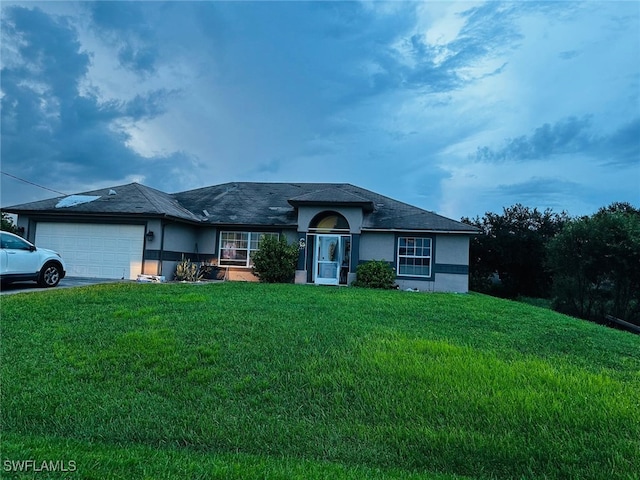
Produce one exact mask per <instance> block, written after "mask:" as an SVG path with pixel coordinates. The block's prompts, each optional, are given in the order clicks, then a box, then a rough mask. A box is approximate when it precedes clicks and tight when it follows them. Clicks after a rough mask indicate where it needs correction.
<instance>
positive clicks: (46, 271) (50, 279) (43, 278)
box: [38, 263, 62, 287]
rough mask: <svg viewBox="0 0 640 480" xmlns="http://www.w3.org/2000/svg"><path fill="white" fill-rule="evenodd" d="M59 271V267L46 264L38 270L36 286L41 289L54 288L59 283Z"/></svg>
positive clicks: (53, 264)
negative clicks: (38, 275)
mask: <svg viewBox="0 0 640 480" xmlns="http://www.w3.org/2000/svg"><path fill="white" fill-rule="evenodd" d="M60 278H62V277H61V271H60V266H59V265H56V264H55V263H46V264H45V265H44V267H42V270H40V277H39V278H38V284H39V285H40V286H41V287H55V286H56V285H58V283H60Z"/></svg>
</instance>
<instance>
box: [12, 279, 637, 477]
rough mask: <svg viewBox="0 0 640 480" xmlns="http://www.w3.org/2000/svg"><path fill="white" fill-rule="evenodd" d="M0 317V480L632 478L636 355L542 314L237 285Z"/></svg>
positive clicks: (123, 291)
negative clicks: (31, 463) (12, 465)
mask: <svg viewBox="0 0 640 480" xmlns="http://www.w3.org/2000/svg"><path fill="white" fill-rule="evenodd" d="M1 302H2V303H1V315H2V317H1V321H2V324H1V326H2V341H1V348H2V358H1V360H2V362H1V366H0V373H1V382H2V383H1V385H2V398H1V413H0V415H1V422H2V423H1V427H2V437H1V441H2V449H1V451H0V456H1V457H2V458H1V460H2V464H1V465H0V469H2V472H1V476H2V478H27V477H28V478H95V479H99V478H123V479H130V478H190V479H195V478H203V479H204V478H256V479H258V478H267V479H271V478H278V479H279V478H283V479H286V478H300V479H307V478H309V479H313V478H326V479H333V478H348V479H361V478H363V479H369V478H371V479H377V478H379V479H396V478H406V479H439V480H446V479H455V478H474V479H475V478H498V479H507V478H509V479H510V478H550V479H552V478H557V479H602V478H611V479H615V478H621V479H622V478H623V479H636V478H640V477H639V473H638V472H640V337H638V336H635V335H632V334H629V333H626V332H620V331H616V330H610V329H606V328H605V327H602V326H599V325H595V324H591V323H588V322H585V321H581V320H577V319H573V318H569V317H565V316H562V315H559V314H556V313H554V312H552V311H549V310H546V309H541V308H536V307H532V306H529V305H525V304H522V303H517V302H509V301H505V300H500V299H496V298H491V297H487V296H482V295H476V294H469V295H455V294H417V293H411V292H399V291H373V290H366V289H356V288H331V287H329V288H327V287H314V286H297V285H264V284H245V283H222V284H201V285H189V284H165V285H152V284H143V285H140V284H130V283H124V284H114V285H98V286H93V287H84V288H77V289H58V290H52V291H46V292H41V293H40V292H38V293H29V294H15V295H8V296H3V297H2V300H1ZM20 459H34V460H35V463H36V464H39V463H41V462H42V461H55V460H60V461H67V462H68V461H70V460H72V461H74V462H75V465H76V469H75V471H74V472H62V473H61V472H47V473H46V474H45V473H42V472H33V471H30V472H28V473H17V472H14V471H9V470H11V469H9V468H7V467H8V465H9V464H8V463H7V461H16V460H20Z"/></svg>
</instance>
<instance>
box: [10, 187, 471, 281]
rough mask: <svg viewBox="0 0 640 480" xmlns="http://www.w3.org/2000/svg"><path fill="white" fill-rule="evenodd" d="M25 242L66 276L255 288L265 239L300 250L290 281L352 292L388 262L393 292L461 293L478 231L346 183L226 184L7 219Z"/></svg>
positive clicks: (57, 202)
mask: <svg viewBox="0 0 640 480" xmlns="http://www.w3.org/2000/svg"><path fill="white" fill-rule="evenodd" d="M3 211H5V212H9V213H13V214H17V216H18V217H17V226H18V228H19V231H20V232H22V234H23V236H24V237H25V238H27V239H28V240H30V241H31V242H33V243H35V244H36V245H39V246H42V247H46V248H51V249H54V250H56V251H58V252H59V253H60V254H61V255H62V257H63V258H64V259H65V261H66V263H67V266H68V272H67V275H69V276H84V277H100V278H114V279H120V278H123V279H136V278H137V276H138V275H139V274H145V275H163V276H165V277H166V278H167V279H172V278H173V276H174V273H175V268H176V265H177V263H178V262H179V261H180V260H181V259H182V258H183V257H184V258H188V259H190V260H192V261H194V262H201V263H203V264H208V265H216V266H217V267H218V268H219V269H222V270H224V272H225V275H226V276H227V278H229V279H231V280H255V279H256V277H255V276H254V275H253V274H252V269H251V266H252V265H251V253H252V252H253V251H255V250H257V249H258V248H259V247H260V239H261V238H262V237H263V236H264V235H278V234H283V235H285V236H286V237H287V239H288V241H289V242H290V243H291V242H295V243H296V244H298V245H299V250H300V256H299V260H298V265H297V271H296V276H295V281H296V282H297V283H315V284H328V285H349V284H351V282H353V280H355V278H356V267H357V266H358V265H359V264H361V263H363V262H366V261H367V260H385V261H388V262H389V263H390V264H391V265H392V266H393V267H394V268H395V272H396V276H397V284H398V285H399V287H400V288H401V289H407V288H412V289H419V290H423V291H424V290H427V291H453V292H467V290H468V283H469V282H468V280H469V239H470V237H471V236H472V235H475V234H477V233H478V231H477V229H476V228H474V227H472V226H470V225H466V224H464V223H461V222H458V221H455V220H452V219H449V218H445V217H443V216H440V215H437V214H435V213H433V212H429V211H426V210H423V209H420V208H417V207H414V206H411V205H408V204H406V203H402V202H399V201H397V200H394V199H392V198H389V197H385V196H383V195H379V194H377V193H375V192H372V191H369V190H366V189H364V188H360V187H357V186H354V185H351V184H345V183H254V182H233V183H225V184H222V185H214V186H210V187H204V188H199V189H195V190H189V191H185V192H180V193H174V194H168V193H165V192H161V191H159V190H156V189H153V188H150V187H147V186H145V185H141V184H139V183H130V184H127V185H121V186H114V187H111V188H105V189H100V190H95V191H90V192H85V193H81V194H77V195H70V196H67V197H58V198H52V199H48V200H42V201H37V202H31V203H25V204H22V205H15V206H12V207H7V208H4V209H3Z"/></svg>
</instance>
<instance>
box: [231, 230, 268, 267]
mask: <svg viewBox="0 0 640 480" xmlns="http://www.w3.org/2000/svg"><path fill="white" fill-rule="evenodd" d="M264 237H275V238H278V234H277V233H273V232H220V251H219V255H218V264H219V265H226V266H237V267H247V268H248V267H250V266H251V265H252V261H251V256H252V254H253V252H255V251H257V250H258V249H259V248H260V241H261V240H262V238H264Z"/></svg>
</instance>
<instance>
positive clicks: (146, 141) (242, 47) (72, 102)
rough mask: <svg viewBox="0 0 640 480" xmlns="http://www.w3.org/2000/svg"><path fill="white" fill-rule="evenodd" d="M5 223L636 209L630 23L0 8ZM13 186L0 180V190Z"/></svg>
mask: <svg viewBox="0 0 640 480" xmlns="http://www.w3.org/2000/svg"><path fill="white" fill-rule="evenodd" d="M1 34H2V39H1V40H2V57H1V58H2V72H1V75H2V76H1V95H2V144H1V148H2V151H1V154H2V158H1V161H2V164H1V168H2V171H3V172H4V173H5V174H3V175H1V188H2V191H1V202H2V205H3V206H7V205H13V204H17V203H23V202H28V201H33V200H38V199H43V198H49V197H53V196H58V194H56V193H54V192H52V191H50V190H44V189H42V188H38V187H36V186H34V185H31V184H28V183H24V182H22V181H19V180H17V179H16V178H15V177H19V178H21V179H25V180H28V181H30V182H32V183H35V184H38V185H42V186H45V187H47V188H50V189H52V190H55V191H58V192H63V193H67V194H71V193H79V192H83V191H88V190H92V189H96V188H102V187H107V186H113V185H119V184H123V183H129V182H132V181H137V182H140V183H143V184H145V185H148V186H150V187H154V188H158V189H160V190H163V191H167V192H176V191H182V190H187V189H192V188H197V187H202V186H207V185H213V184H218V183H223V182H233V181H274V182H276V181H279V182H289V181H293V182H348V183H352V184H355V185H358V186H361V187H364V188H368V189H370V190H374V191H376V192H379V193H381V194H384V195H388V196H390V197H393V198H396V199H398V200H401V201H405V202H407V203H411V204H413V205H416V206H418V207H421V208H425V209H427V210H433V211H436V212H438V213H441V214H443V215H446V216H449V217H452V218H456V219H459V218H460V217H461V216H469V217H475V216H476V215H480V216H482V215H483V214H484V213H485V212H487V211H491V212H501V211H502V208H503V207H507V206H510V205H513V204H515V203H522V204H524V205H526V206H530V207H537V208H540V209H545V208H551V209H553V210H554V211H557V212H559V211H562V210H566V211H568V213H569V214H571V215H583V214H591V213H593V212H595V211H596V210H597V209H598V208H599V207H601V206H605V205H608V204H610V203H611V202H614V201H626V202H630V203H632V204H634V205H636V206H640V2H637V1H617V2H616V1H587V2H567V1H560V2H550V1H544V2H524V1H521V2H506V3H503V2H496V1H488V2H444V1H440V2H428V3H427V2H167V3H160V2H97V3H92V2H9V1H3V2H2V31H1ZM10 175H11V176H10Z"/></svg>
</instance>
